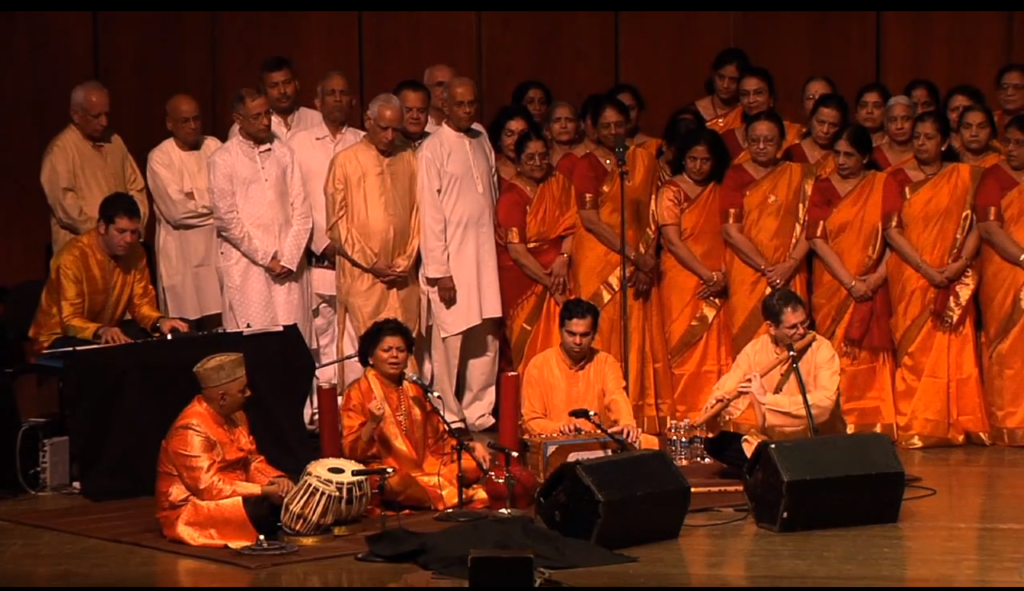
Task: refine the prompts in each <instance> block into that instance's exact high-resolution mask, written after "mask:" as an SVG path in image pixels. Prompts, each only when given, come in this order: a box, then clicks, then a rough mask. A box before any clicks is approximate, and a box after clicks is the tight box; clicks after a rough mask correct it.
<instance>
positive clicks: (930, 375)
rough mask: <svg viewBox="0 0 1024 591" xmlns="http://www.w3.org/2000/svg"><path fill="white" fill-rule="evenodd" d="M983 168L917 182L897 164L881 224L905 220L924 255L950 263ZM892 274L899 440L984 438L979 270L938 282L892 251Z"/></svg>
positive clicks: (926, 443)
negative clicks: (947, 282) (976, 325)
mask: <svg viewBox="0 0 1024 591" xmlns="http://www.w3.org/2000/svg"><path fill="white" fill-rule="evenodd" d="M980 172H981V171H979V170H976V169H974V168H973V167H971V166H969V165H967V164H951V165H949V166H947V167H946V168H945V169H943V170H942V171H941V172H940V173H938V175H937V176H935V177H934V178H931V179H924V180H922V181H918V182H912V181H911V179H910V177H909V176H907V173H906V172H905V170H904V169H903V168H897V169H894V170H892V171H891V172H889V173H888V174H887V178H886V179H885V185H884V187H883V197H882V199H883V201H882V204H883V205H882V206H883V214H882V216H883V217H882V223H883V225H884V226H885V227H886V228H898V227H902V231H903V236H904V237H905V238H906V239H907V241H908V242H910V244H911V245H912V246H913V247H914V249H915V250H916V251H917V253H918V254H919V255H920V256H921V258H922V259H923V260H924V261H925V262H927V263H928V264H929V265H931V266H932V267H935V268H937V269H941V268H943V267H945V266H946V265H948V264H950V263H951V262H952V261H953V260H955V259H956V258H957V257H958V256H959V254H960V252H961V251H962V249H963V246H964V243H965V242H966V239H967V234H968V233H969V230H970V228H971V224H972V212H973V202H974V192H975V185H976V183H977V180H978V177H979V176H980ZM913 262H916V261H913ZM888 276H889V289H890V291H891V293H892V302H893V316H892V322H891V326H892V332H893V337H894V339H895V342H896V358H895V362H896V381H895V388H894V401H895V406H896V431H897V443H898V444H899V445H902V446H904V447H933V446H941V445H960V444H963V443H964V442H965V441H966V440H967V438H968V437H969V436H974V437H975V438H976V439H979V440H985V438H987V432H988V421H987V420H986V417H985V411H984V408H983V405H982V389H981V379H980V369H981V367H980V366H979V364H978V354H977V350H976V348H975V335H974V322H975V307H974V299H973V297H974V289H975V286H976V284H977V273H976V272H975V271H974V270H973V269H968V271H967V272H966V273H965V274H964V275H963V277H961V279H960V280H959V281H957V282H956V283H955V284H954V285H951V286H950V287H949V288H946V289H943V290H938V289H936V288H934V287H932V286H931V285H930V284H929V283H928V282H927V281H926V280H925V279H924V277H922V276H921V275H920V274H919V273H918V272H917V271H916V270H915V269H914V268H913V267H912V266H911V265H910V264H908V263H907V262H906V261H904V260H903V259H902V258H901V257H896V256H894V257H890V259H889V261H888Z"/></svg>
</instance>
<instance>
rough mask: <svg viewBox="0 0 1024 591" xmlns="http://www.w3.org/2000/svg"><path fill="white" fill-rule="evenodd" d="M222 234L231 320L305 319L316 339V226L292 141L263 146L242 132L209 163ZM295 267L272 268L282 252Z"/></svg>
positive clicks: (252, 324) (232, 323)
mask: <svg viewBox="0 0 1024 591" xmlns="http://www.w3.org/2000/svg"><path fill="white" fill-rule="evenodd" d="M207 167H208V168H209V174H210V201H211V203H212V205H213V215H214V222H215V224H216V227H217V238H218V251H219V257H218V268H217V270H218V272H219V274H220V278H221V287H222V293H223V297H224V311H223V314H224V326H225V327H226V328H247V327H248V328H264V327H271V326H277V325H288V324H298V327H299V330H301V331H302V334H303V335H304V336H305V337H306V340H307V342H311V337H312V332H313V331H312V311H311V310H312V303H311V299H310V289H309V275H308V274H307V273H306V261H305V251H306V245H307V244H308V243H309V236H310V233H311V230H312V228H313V219H312V215H311V213H310V209H309V202H308V201H307V200H306V195H305V193H304V192H303V190H302V178H301V173H300V172H299V168H298V166H296V165H295V156H294V155H293V154H292V150H291V148H289V147H288V146H286V145H285V144H284V143H283V142H276V141H275V142H271V143H269V144H263V145H261V146H257V145H255V144H253V143H252V142H250V141H249V140H246V139H243V138H242V137H241V136H237V137H235V138H233V139H231V140H228V142H227V143H225V144H224V145H223V146H221V148H220V149H219V150H217V151H216V152H214V153H213V155H212V156H211V157H210V160H209V162H208V164H207ZM275 257H276V258H277V260H278V261H280V263H281V264H282V265H284V266H285V267H288V268H289V269H292V270H294V271H295V272H294V273H293V274H292V275H291V277H290V278H288V279H286V280H280V279H275V278H274V277H272V276H271V275H270V273H269V272H268V270H267V265H269V264H270V261H271V260H273V259H274V258H275Z"/></svg>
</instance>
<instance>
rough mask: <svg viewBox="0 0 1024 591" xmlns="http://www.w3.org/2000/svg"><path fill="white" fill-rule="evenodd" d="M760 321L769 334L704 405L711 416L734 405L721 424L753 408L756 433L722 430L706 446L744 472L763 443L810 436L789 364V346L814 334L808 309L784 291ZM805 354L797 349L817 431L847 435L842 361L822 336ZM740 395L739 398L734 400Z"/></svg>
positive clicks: (743, 355) (770, 299) (764, 306)
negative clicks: (842, 408) (722, 405)
mask: <svg viewBox="0 0 1024 591" xmlns="http://www.w3.org/2000/svg"><path fill="white" fill-rule="evenodd" d="M761 316H762V317H763V318H764V320H765V322H766V323H767V324H768V333H767V334H763V335H761V336H759V337H755V338H754V340H752V341H750V343H749V344H748V345H747V346H746V347H744V348H743V350H742V351H740V353H739V355H737V356H736V361H735V362H733V365H732V368H731V369H730V370H729V373H727V374H725V375H724V376H722V379H720V380H718V383H717V384H715V388H714V390H712V392H711V396H710V397H709V398H708V402H707V404H706V405H705V406H704V412H709V411H710V410H711V409H712V408H713V407H715V406H716V405H718V404H719V403H723V402H728V401H730V400H731V403H730V404H729V405H728V406H727V407H726V408H725V410H724V411H722V414H721V418H723V419H733V418H735V417H737V416H739V414H740V413H741V412H743V411H744V410H746V408H747V406H748V405H751V404H753V406H754V416H755V417H757V426H756V427H755V429H754V430H751V431H749V432H748V433H746V434H740V433H735V432H732V431H721V432H720V433H718V434H717V435H715V436H714V437H712V438H710V439H708V440H707V442H706V449H707V451H708V455H710V456H711V457H712V458H714V459H716V460H718V461H719V462H721V463H723V464H725V465H726V466H729V467H731V468H742V467H743V466H744V465H745V464H746V462H747V459H748V458H749V457H750V454H751V453H753V451H754V448H755V447H757V444H758V443H760V442H761V441H764V440H784V439H800V438H803V437H808V436H809V435H810V429H809V428H810V424H809V423H808V421H807V412H806V410H805V407H804V402H803V396H802V395H801V394H800V386H799V379H798V378H797V376H796V375H794V373H795V372H793V369H792V362H791V361H790V360H789V357H790V353H789V346H790V345H795V344H797V343H799V342H800V341H801V340H803V339H804V338H805V337H807V336H808V335H809V334H813V333H810V332H809V331H808V330H807V327H808V324H810V319H809V318H808V316H807V305H806V304H804V301H803V299H802V298H801V297H800V296H799V295H797V294H796V293H794V292H793V291H791V290H790V289H787V288H785V287H782V288H779V289H777V290H775V291H773V292H772V293H771V294H769V295H768V296H767V297H765V299H764V300H762V302H761ZM801 349H802V350H796V349H794V350H795V351H796V359H797V365H798V367H799V369H800V375H801V376H802V377H803V381H804V384H805V385H806V387H807V400H808V403H809V405H810V408H811V416H812V417H813V418H814V424H815V427H817V429H818V432H819V434H822V435H826V434H837V433H842V432H844V429H845V425H844V423H843V418H842V414H841V412H840V409H839V404H838V402H839V356H838V355H836V351H835V349H833V348H832V344H831V343H830V342H829V340H828V339H826V338H824V337H815V338H814V340H813V341H812V342H811V344H810V345H809V346H808V347H807V348H806V349H803V348H801ZM762 372H763V375H762ZM736 393H739V397H738V398H734V395H735V394H736ZM712 420H714V419H712Z"/></svg>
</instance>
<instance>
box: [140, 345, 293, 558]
mask: <svg viewBox="0 0 1024 591" xmlns="http://www.w3.org/2000/svg"><path fill="white" fill-rule="evenodd" d="M194 372H195V374H196V378H198V380H199V384H200V386H201V387H202V393H201V394H200V395H199V396H196V398H195V400H193V401H192V403H191V404H189V405H188V406H187V407H185V410H183V411H182V412H181V414H180V415H178V418H177V420H175V421H174V424H173V425H172V426H171V428H170V430H169V431H168V432H167V437H166V438H165V439H164V442H163V445H161V446H160V457H159V460H158V461H157V475H156V504H157V514H156V516H157V519H159V520H160V528H161V529H162V530H163V533H164V535H165V536H167V538H168V539H170V540H173V541H177V542H183V543H185V544H188V545H190V546H207V547H214V548H219V547H224V546H227V547H229V548H241V547H243V546H248V545H249V544H252V543H253V542H255V541H256V539H257V538H258V536H260V535H263V536H267V537H270V536H272V535H274V534H275V533H276V531H277V523H278V520H279V518H280V506H281V504H282V503H283V500H284V498H285V497H286V496H288V493H290V492H291V491H292V490H293V489H294V488H295V485H294V483H292V481H291V480H289V479H288V477H286V476H285V475H284V474H283V473H282V472H281V471H280V470H277V469H275V468H274V467H273V466H271V465H270V464H268V463H267V460H266V458H264V457H263V456H262V455H260V453H259V451H258V450H257V449H256V443H255V442H254V441H253V438H252V435H251V434H250V433H249V421H248V420H247V419H246V417H245V413H244V412H242V406H243V405H244V404H245V399H246V398H248V397H249V387H248V384H247V381H246V375H245V359H244V358H243V357H242V354H241V353H219V354H217V355H211V356H209V357H207V358H206V359H203V360H202V361H200V362H199V363H198V364H197V365H196V366H195V369H194Z"/></svg>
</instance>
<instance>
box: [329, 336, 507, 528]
mask: <svg viewBox="0 0 1024 591" xmlns="http://www.w3.org/2000/svg"><path fill="white" fill-rule="evenodd" d="M414 344H415V342H414V339H413V335H412V331H411V330H409V328H408V327H407V326H405V325H404V324H402V323H401V322H400V321H399V320H397V319H394V318H387V319H384V320H378V321H377V322H374V323H373V324H372V325H371V326H370V328H368V329H367V330H366V332H364V333H363V334H362V336H360V337H359V363H360V364H361V365H362V366H363V367H365V368H366V371H365V372H363V376H362V377H361V378H359V379H358V380H356V381H355V382H353V383H352V384H351V385H350V386H349V387H348V388H347V389H346V390H345V399H344V403H343V404H342V407H341V432H342V441H341V445H342V453H343V454H344V455H345V457H346V458H349V459H351V460H355V461H357V462H360V463H362V464H365V465H366V466H367V467H368V468H374V467H380V466H390V467H392V468H394V469H395V474H394V476H393V477H391V478H390V479H389V480H388V483H387V490H386V492H385V494H384V498H385V499H386V500H387V501H389V502H390V503H393V504H395V505H398V506H399V507H402V508H420V509H423V508H431V509H436V510H443V509H445V508H447V507H453V506H455V505H456V503H457V502H458V488H456V487H457V486H458V484H457V481H458V474H459V467H458V465H457V464H456V463H455V462H456V460H455V457H456V456H455V440H454V439H452V437H451V436H450V435H449V434H448V432H447V431H446V429H445V426H444V423H443V422H442V420H441V418H440V416H438V414H437V413H435V412H434V411H433V410H432V409H431V408H430V405H431V404H433V403H432V402H430V401H429V400H427V395H426V394H425V393H424V392H423V389H422V388H420V387H419V386H417V385H415V384H413V383H412V382H410V381H409V380H408V379H407V378H406V375H405V370H406V368H407V367H408V365H409V357H410V356H411V355H412V353H413V346H414ZM468 448H469V452H470V454H472V457H469V455H467V454H463V456H462V473H463V484H464V485H471V484H475V483H476V482H478V481H479V480H480V478H481V477H482V476H483V474H481V472H480V466H482V467H483V469H484V470H487V469H489V467H490V463H491V461H490V454H489V453H488V451H487V448H486V447H484V445H483V444H481V443H478V442H472V443H469V444H468ZM478 464H479V465H478ZM464 498H465V501H466V505H467V508H471V509H478V508H484V507H486V506H487V505H488V500H487V493H486V492H485V491H484V489H483V488H482V487H480V486H470V487H469V488H468V489H467V490H466V491H465V492H464Z"/></svg>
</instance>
